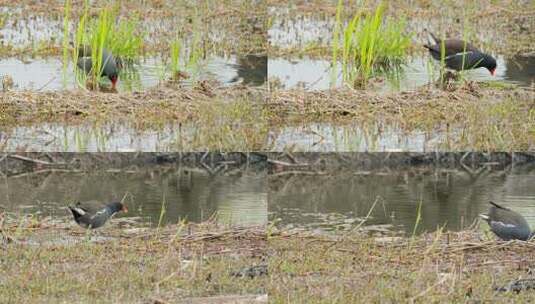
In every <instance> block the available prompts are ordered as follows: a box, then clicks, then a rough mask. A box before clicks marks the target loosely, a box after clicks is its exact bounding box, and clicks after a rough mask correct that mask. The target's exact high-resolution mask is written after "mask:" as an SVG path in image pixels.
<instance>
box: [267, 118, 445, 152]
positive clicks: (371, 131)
mask: <svg viewBox="0 0 535 304" xmlns="http://www.w3.org/2000/svg"><path fill="white" fill-rule="evenodd" d="M444 133H445V132H444ZM271 135H272V136H271V143H270V144H269V145H268V146H270V147H273V148H272V150H273V151H285V150H287V149H289V148H291V149H293V150H295V151H309V152H346V151H374V152H384V151H431V150H437V149H438V148H440V147H441V145H443V143H444V142H446V136H447V135H446V134H443V133H441V132H439V131H438V130H436V131H435V130H434V131H430V132H424V131H413V132H400V130H399V129H398V128H397V127H396V126H394V125H391V126H383V125H366V124H364V125H359V124H358V122H357V123H355V124H351V125H341V126H338V125H333V124H330V123H317V124H306V125H303V126H295V127H284V128H280V129H275V128H273V130H272V134H271Z"/></svg>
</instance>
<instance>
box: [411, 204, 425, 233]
mask: <svg viewBox="0 0 535 304" xmlns="http://www.w3.org/2000/svg"><path fill="white" fill-rule="evenodd" d="M422 203H423V199H420V203H419V204H418V209H417V211H416V221H414V229H413V230H412V237H413V238H414V237H415V236H416V231H417V230H418V227H419V226H420V222H421V221H422Z"/></svg>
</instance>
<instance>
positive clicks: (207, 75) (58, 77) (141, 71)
mask: <svg viewBox="0 0 535 304" xmlns="http://www.w3.org/2000/svg"><path fill="white" fill-rule="evenodd" d="M185 70H186V72H187V73H188V74H189V75H190V78H189V79H185V80H183V81H182V83H183V84H184V85H191V84H192V83H193V82H194V81H197V80H201V79H214V80H217V81H219V82H221V83H223V84H228V85H231V84H234V83H243V84H246V85H252V86H261V85H263V84H264V82H265V81H266V77H267V57H265V56H254V55H247V56H242V57H239V56H229V57H228V58H224V57H218V56H212V57H210V58H208V59H206V60H203V61H201V62H199V63H198V64H197V65H195V66H190V67H187V68H185ZM3 75H9V76H10V77H11V78H12V79H13V82H14V84H15V89H19V90H22V89H25V90H26V89H29V90H41V91H47V90H48V91H50V90H60V89H72V88H76V87H77V86H78V85H77V83H76V77H75V74H74V69H73V67H72V65H69V66H68V67H67V69H66V70H65V73H64V70H63V63H62V61H61V59H60V58H55V57H52V58H48V59H29V60H25V61H21V60H19V59H16V58H8V59H0V77H1V76H3ZM170 77H171V74H170V70H169V68H168V67H166V64H165V63H164V62H163V61H162V60H161V59H159V58H147V59H143V60H141V61H140V62H139V63H138V64H135V65H134V68H133V69H130V70H129V71H128V72H126V71H125V73H123V74H121V76H120V77H119V82H118V90H119V91H132V90H142V89H146V88H150V87H154V86H156V85H158V84H160V83H163V82H165V81H166V80H168V79H169V78H170ZM102 81H103V82H106V81H107V79H105V78H103V80H102ZM108 82H109V81H108Z"/></svg>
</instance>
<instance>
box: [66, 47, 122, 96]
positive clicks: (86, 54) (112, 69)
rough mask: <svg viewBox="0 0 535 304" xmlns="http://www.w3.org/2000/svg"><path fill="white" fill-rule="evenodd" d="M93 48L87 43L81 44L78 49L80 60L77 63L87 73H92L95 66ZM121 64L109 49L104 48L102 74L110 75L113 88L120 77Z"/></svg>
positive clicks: (104, 75)
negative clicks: (92, 56)
mask: <svg viewBox="0 0 535 304" xmlns="http://www.w3.org/2000/svg"><path fill="white" fill-rule="evenodd" d="M91 54H92V52H91V48H90V47H89V46H87V45H82V46H80V48H79V50H78V60H77V62H76V65H77V66H78V68H80V69H81V70H83V71H84V72H85V73H90V71H91V69H92V68H93V60H92V59H91ZM119 69H120V64H119V62H118V60H117V58H115V56H113V54H112V53H111V52H110V51H108V50H107V49H103V50H102V73H101V76H103V77H108V78H109V79H110V81H111V84H112V88H113V89H115V85H116V84H117V80H118V79H119Z"/></svg>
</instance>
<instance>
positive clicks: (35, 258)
mask: <svg viewBox="0 0 535 304" xmlns="http://www.w3.org/2000/svg"><path fill="white" fill-rule="evenodd" d="M1 236H2V239H1V240H2V242H1V246H2V248H3V257H4V258H3V259H2V261H1V262H0V263H1V264H2V267H1V268H2V270H1V271H0V272H1V274H2V278H3V279H2V280H1V285H2V290H4V292H3V295H4V296H6V297H9V298H10V299H11V300H13V301H15V302H28V301H40V302H49V301H57V300H58V299H60V298H61V299H62V300H70V301H74V302H86V301H114V302H117V301H118V302H129V303H147V302H151V303H184V302H185V301H186V302H187V301H192V303H202V301H201V302H195V301H197V300H199V299H198V298H208V297H220V298H224V297H226V298H227V299H234V300H236V301H237V303H266V302H267V299H265V300H264V298H265V297H266V296H265V294H266V288H265V286H266V284H267V278H268V276H267V261H266V257H265V248H266V235H265V230H264V229H263V228H262V227H250V228H239V227H225V226H219V225H217V224H215V223H213V222H205V223H202V224H186V225H184V224H180V225H175V226H172V225H170V226H167V227H165V228H159V229H151V228H147V227H142V226H141V227H140V226H139V225H137V224H135V223H134V224H133V223H132V222H125V221H123V222H121V221H119V219H117V220H115V222H114V223H111V224H110V225H109V226H106V228H104V229H101V230H99V231H98V233H97V234H95V235H88V234H87V233H86V232H85V231H84V230H82V229H81V228H79V227H78V226H75V224H74V222H71V221H65V222H63V221H60V220H51V219H47V218H42V219H36V218H32V217H24V218H21V217H15V216H12V215H10V214H6V213H3V214H2V226H1ZM30 274H31V275H30ZM200 300H203V299H200ZM204 300H206V299H204ZM208 300H209V298H208Z"/></svg>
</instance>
